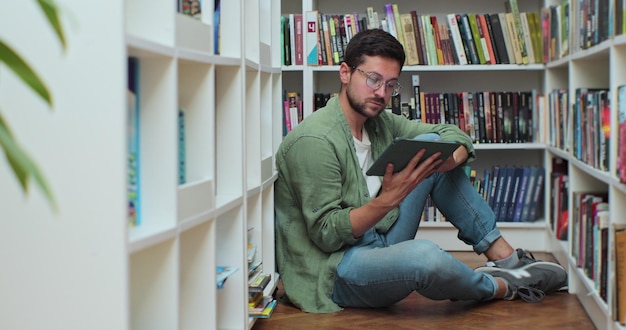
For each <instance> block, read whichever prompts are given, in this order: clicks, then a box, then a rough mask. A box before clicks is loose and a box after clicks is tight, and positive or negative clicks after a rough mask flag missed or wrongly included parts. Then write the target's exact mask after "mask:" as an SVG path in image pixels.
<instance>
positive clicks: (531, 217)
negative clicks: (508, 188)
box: [526, 167, 546, 221]
mask: <svg viewBox="0 0 626 330" xmlns="http://www.w3.org/2000/svg"><path fill="white" fill-rule="evenodd" d="M545 173H546V170H545V168H543V167H538V168H537V179H536V180H535V184H536V185H535V190H534V192H533V199H532V202H531V204H530V210H529V211H528V219H527V220H526V221H535V220H537V209H538V208H539V200H540V198H541V194H542V192H543V185H544V182H543V181H544V177H545Z"/></svg>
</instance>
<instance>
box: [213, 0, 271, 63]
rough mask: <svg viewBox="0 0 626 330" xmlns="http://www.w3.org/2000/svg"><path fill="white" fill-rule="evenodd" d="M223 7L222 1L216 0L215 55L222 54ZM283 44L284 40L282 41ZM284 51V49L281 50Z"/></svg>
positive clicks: (214, 12) (214, 9)
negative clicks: (221, 21)
mask: <svg viewBox="0 0 626 330" xmlns="http://www.w3.org/2000/svg"><path fill="white" fill-rule="evenodd" d="M221 8H222V6H221V1H220V0H215V6H214V7H213V52H214V53H215V55H219V54H220V45H221V44H220V35H221V33H220V29H221V26H222V24H220V18H221V12H222V9H221ZM281 42H282V40H281ZM281 49H282V48H281Z"/></svg>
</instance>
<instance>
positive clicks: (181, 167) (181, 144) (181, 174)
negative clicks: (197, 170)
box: [178, 109, 187, 184]
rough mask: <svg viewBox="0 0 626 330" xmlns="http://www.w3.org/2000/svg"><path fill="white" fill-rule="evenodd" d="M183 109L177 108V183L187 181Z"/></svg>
mask: <svg viewBox="0 0 626 330" xmlns="http://www.w3.org/2000/svg"><path fill="white" fill-rule="evenodd" d="M186 135H187V134H186V131H185V110H183V109H178V184H184V183H185V182H187V160H186V159H187V153H186V150H187V149H186V144H187V142H186Z"/></svg>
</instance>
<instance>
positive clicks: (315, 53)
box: [306, 10, 319, 65]
mask: <svg viewBox="0 0 626 330" xmlns="http://www.w3.org/2000/svg"><path fill="white" fill-rule="evenodd" d="M317 17H318V11H317V10H312V11H307V12H306V54H307V55H306V64H308V65H319V61H318V57H319V48H318V38H319V34H318V33H319V31H318V26H317Z"/></svg>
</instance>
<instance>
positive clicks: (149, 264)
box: [129, 239, 179, 330]
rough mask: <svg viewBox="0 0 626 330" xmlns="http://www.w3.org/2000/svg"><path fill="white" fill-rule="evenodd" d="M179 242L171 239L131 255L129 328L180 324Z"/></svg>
mask: <svg viewBox="0 0 626 330" xmlns="http://www.w3.org/2000/svg"><path fill="white" fill-rule="evenodd" d="M178 254H179V253H178V241H177V240H176V239H168V240H165V241H163V242H160V243H158V244H155V245H153V246H151V247H149V248H145V249H142V250H140V251H137V252H135V253H132V254H131V255H130V274H129V282H130V294H129V296H130V328H131V329H146V330H151V329H176V328H177V327H178V321H179V320H178V301H179V297H178V281H179V278H178V263H179V261H178Z"/></svg>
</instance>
